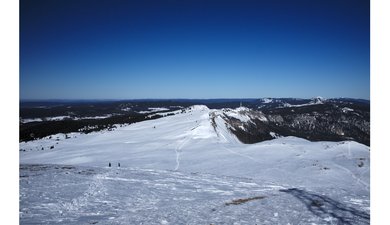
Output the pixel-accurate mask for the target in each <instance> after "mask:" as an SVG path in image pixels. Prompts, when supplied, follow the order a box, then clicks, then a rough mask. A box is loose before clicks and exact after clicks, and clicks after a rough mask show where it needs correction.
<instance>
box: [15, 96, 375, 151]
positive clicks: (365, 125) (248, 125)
mask: <svg viewBox="0 0 390 225" xmlns="http://www.w3.org/2000/svg"><path fill="white" fill-rule="evenodd" d="M192 105H205V106H207V107H208V108H209V109H218V110H219V111H215V112H214V113H213V115H210V118H212V120H214V119H215V118H216V117H219V118H222V119H223V120H224V121H225V122H226V123H227V124H228V127H229V130H230V131H231V132H232V133H233V134H235V135H236V136H237V137H238V139H239V140H240V141H241V142H243V143H256V142H261V141H264V140H271V139H274V138H276V137H278V136H296V137H301V138H305V139H308V140H311V141H342V140H354V141H357V142H360V143H363V144H365V145H370V101H369V100H364V99H351V98H332V99H324V98H322V97H315V98H311V99H299V98H260V99H169V100H166V99H164V100H158V99H148V100H101V101H98V100H80V101H71V100H69V101H65V100H61V101H58V100H57V101H56V100H48V101H21V102H20V121H21V123H20V140H21V141H27V140H32V139H35V138H42V137H45V136H48V135H51V134H56V133H69V132H77V131H96V130H101V129H112V128H113V127H114V125H115V124H117V125H118V124H129V123H134V122H139V121H143V120H149V119H153V118H160V117H163V116H169V115H173V114H175V113H174V112H177V111H178V110H179V111H180V110H184V109H185V108H187V107H190V106H192ZM162 112H163V113H162ZM88 127H89V128H91V127H93V128H91V129H89V128H88Z"/></svg>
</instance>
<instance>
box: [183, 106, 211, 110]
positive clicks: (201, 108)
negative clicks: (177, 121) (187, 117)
mask: <svg viewBox="0 0 390 225" xmlns="http://www.w3.org/2000/svg"><path fill="white" fill-rule="evenodd" d="M188 109H190V110H194V111H208V110H210V109H209V108H208V107H207V106H205V105H193V106H190V107H188Z"/></svg>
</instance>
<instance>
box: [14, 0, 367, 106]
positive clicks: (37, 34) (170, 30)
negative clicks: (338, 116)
mask: <svg viewBox="0 0 390 225" xmlns="http://www.w3.org/2000/svg"><path fill="white" fill-rule="evenodd" d="M314 96H323V97H328V98H330V97H352V98H364V99H369V98H370V2H369V0H315V1H313V0H295V1H291V0H264V1H262V0H257V1H247V0H237V1H230V0H219V1H213V0H209V1H203V0H194V1H192V0H176V1H173V0H138V1H132V0H55V1H53V0H33V1H31V0H21V1H20V98H21V99H115V98H119V99H134V98H244V97H245V98H247V97H250V98H257V97H300V98H307V97H314Z"/></svg>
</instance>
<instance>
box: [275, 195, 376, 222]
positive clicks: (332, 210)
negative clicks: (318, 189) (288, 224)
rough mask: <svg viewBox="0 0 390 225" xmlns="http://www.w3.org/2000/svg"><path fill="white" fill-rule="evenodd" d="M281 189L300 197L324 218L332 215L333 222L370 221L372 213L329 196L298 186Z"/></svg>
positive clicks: (308, 207)
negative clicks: (310, 191)
mask: <svg viewBox="0 0 390 225" xmlns="http://www.w3.org/2000/svg"><path fill="white" fill-rule="evenodd" d="M280 191H281V192H285V193H288V194H291V195H293V196H294V197H296V198H297V199H299V200H300V201H301V202H302V203H303V204H305V205H306V207H307V209H308V210H309V211H310V212H312V213H313V214H314V215H316V216H318V217H321V218H324V219H325V218H329V217H332V218H333V219H332V222H337V224H351V225H352V224H354V225H355V224H369V223H370V215H369V214H368V213H366V212H363V211H360V210H357V209H355V208H353V207H351V206H348V205H346V204H344V203H341V202H338V201H335V200H333V199H331V198H329V197H326V196H322V195H317V194H313V193H309V192H307V191H304V190H301V189H297V188H290V189H285V190H280ZM332 224H334V223H332Z"/></svg>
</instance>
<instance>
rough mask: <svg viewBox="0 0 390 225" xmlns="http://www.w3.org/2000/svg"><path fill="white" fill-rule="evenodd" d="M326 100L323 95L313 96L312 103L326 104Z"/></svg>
mask: <svg viewBox="0 0 390 225" xmlns="http://www.w3.org/2000/svg"><path fill="white" fill-rule="evenodd" d="M325 101H326V99H325V98H323V97H321V96H317V97H315V98H312V99H311V101H310V103H312V104H324V102H325Z"/></svg>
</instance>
